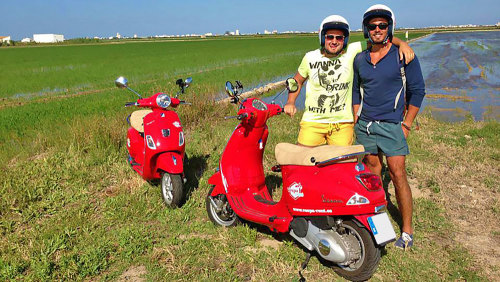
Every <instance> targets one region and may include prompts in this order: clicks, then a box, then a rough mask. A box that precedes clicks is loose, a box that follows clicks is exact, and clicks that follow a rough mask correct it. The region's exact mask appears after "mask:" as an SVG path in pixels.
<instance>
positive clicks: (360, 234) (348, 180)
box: [206, 79, 396, 280]
mask: <svg viewBox="0 0 500 282" xmlns="http://www.w3.org/2000/svg"><path fill="white" fill-rule="evenodd" d="M287 82H288V83H287V84H288V88H289V89H290V88H292V91H293V89H294V87H296V81H295V80H293V79H289V80H287ZM238 84H239V83H238ZM239 85H240V86H241V84H239ZM226 92H227V93H228V94H229V96H230V97H231V98H232V102H233V103H235V104H237V103H239V104H240V106H239V111H238V115H237V116H235V117H236V118H237V119H238V120H241V122H240V124H238V125H237V126H236V128H235V130H234V132H233V133H232V135H231V137H230V138H229V141H228V143H227V145H226V147H225V149H224V152H223V153H222V156H221V158H220V163H219V169H218V171H217V172H216V173H215V174H214V175H213V176H212V177H211V178H210V179H209V180H208V183H209V184H211V185H212V187H211V189H210V191H209V193H208V195H207V198H206V209H207V213H208V216H209V218H210V219H211V220H212V221H213V222H214V223H215V224H217V225H221V226H233V225H235V224H237V223H238V222H239V220H240V219H244V220H247V221H251V222H254V223H257V224H261V225H265V226H267V227H269V229H270V230H271V231H273V232H277V233H287V232H289V233H290V235H291V236H292V237H293V238H295V239H296V240H297V241H298V242H299V243H300V244H302V245H303V246H304V247H305V248H307V249H308V250H309V251H311V252H312V251H316V252H317V253H318V254H319V255H320V256H321V257H322V258H323V259H325V260H326V261H329V262H332V263H334V264H335V266H334V267H333V268H334V270H335V271H336V272H337V273H338V274H339V275H340V276H342V277H344V278H346V279H349V280H366V279H368V278H370V277H371V276H372V274H373V273H374V271H375V269H376V268H377V265H378V262H379V260H380V253H381V249H382V248H383V246H384V245H385V244H387V243H388V242H391V241H393V240H394V239H395V238H396V234H395V232H394V229H393V227H392V224H391V222H390V220H389V217H388V216H387V214H386V213H385V212H383V210H384V209H385V208H386V205H387V202H386V199H385V192H384V190H383V187H382V183H381V180H380V178H379V177H378V176H377V175H375V174H372V173H371V172H370V171H369V170H368V169H367V168H366V167H365V165H363V163H362V162H361V160H362V159H363V157H364V156H365V155H366V154H367V153H366V152H365V151H364V147H363V146H361V145H356V146H347V147H342V146H319V147H315V148H308V147H301V146H298V145H293V144H288V143H280V144H278V145H277V146H276V149H275V155H276V160H277V162H278V164H279V165H278V166H275V167H273V171H275V172H279V171H281V172H282V178H283V192H282V196H281V200H280V201H279V202H275V201H273V199H272V196H271V195H270V194H269V191H268V188H267V187H266V184H265V175H264V169H263V165H262V157H263V152H264V147H265V146H266V141H267V137H268V127H267V125H266V122H267V120H268V119H269V118H271V117H273V116H275V115H278V114H280V113H281V112H282V111H283V109H282V107H281V106H279V105H275V104H266V103H264V102H262V101H261V100H259V99H256V98H250V99H245V100H243V101H242V102H240V101H239V97H238V93H240V92H241V87H237V88H234V87H233V85H232V83H231V82H227V83H226ZM309 258H310V252H309V253H308V256H307V258H306V261H305V263H304V264H303V268H302V269H304V268H305V266H306V265H307V261H308V260H309ZM299 274H300V272H299Z"/></svg>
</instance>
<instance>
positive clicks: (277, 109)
mask: <svg viewBox="0 0 500 282" xmlns="http://www.w3.org/2000/svg"><path fill="white" fill-rule="evenodd" d="M267 108H268V109H269V116H271V117H272V116H275V115H279V114H281V113H282V112H284V109H283V107H282V106H280V105H276V104H267Z"/></svg>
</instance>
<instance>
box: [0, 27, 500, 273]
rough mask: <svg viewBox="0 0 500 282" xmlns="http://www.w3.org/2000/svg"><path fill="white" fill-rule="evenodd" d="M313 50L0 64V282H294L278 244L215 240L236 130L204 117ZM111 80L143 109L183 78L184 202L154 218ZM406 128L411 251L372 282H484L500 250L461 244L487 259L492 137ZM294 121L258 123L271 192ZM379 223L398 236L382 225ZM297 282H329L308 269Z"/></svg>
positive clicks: (259, 44) (161, 50)
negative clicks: (240, 86) (225, 155)
mask: <svg viewBox="0 0 500 282" xmlns="http://www.w3.org/2000/svg"><path fill="white" fill-rule="evenodd" d="M356 38H357V39H360V37H354V38H353V39H356ZM316 40H317V38H316V37H314V36H311V37H297V38H295V37H289V38H275V39H267V38H253V39H245V40H224V41H220V42H219V41H206V42H205V41H192V42H191V41H190V42H148V43H130V44H112V45H105V44H102V45H101V44H97V45H82V46H53V47H43V48H10V49H1V50H0V61H2V66H3V67H2V69H1V70H0V85H2V86H1V87H2V88H1V91H0V95H1V97H2V98H3V100H2V105H1V106H2V108H0V155H1V163H2V165H1V170H0V233H1V235H2V236H1V238H0V280H49V279H51V280H63V279H64V280H115V279H126V278H127V277H128V278H140V277H143V278H146V279H148V280H155V281H156V280H260V281H261V280H280V281H289V280H297V279H298V274H297V270H298V268H299V265H300V263H301V262H302V261H303V259H304V256H305V255H304V253H303V251H302V250H301V249H300V248H299V247H298V246H297V245H296V244H295V243H294V242H293V241H292V240H291V239H290V238H289V237H287V236H277V237H273V236H272V235H271V233H270V232H268V231H266V230H264V229H261V228H257V227H255V226H249V225H242V226H238V227H236V228H230V229H223V228H217V227H215V226H213V225H212V224H211V223H210V222H209V220H208V217H207V215H206V211H205V206H204V199H205V196H206V193H207V191H208V184H207V180H208V177H210V176H211V175H212V173H213V172H214V170H215V168H216V167H217V162H218V158H219V156H220V153H221V151H222V150H223V148H224V145H225V142H226V140H227V137H228V136H229V134H230V133H231V131H232V129H233V128H234V126H235V123H236V122H235V121H234V120H232V121H225V120H224V119H223V117H224V116H225V115H232V114H234V113H235V108H234V106H232V105H219V104H216V103H214V102H213V98H214V97H215V96H216V95H218V94H219V93H220V92H221V91H222V90H223V86H224V82H225V81H226V80H234V79H239V80H241V81H242V82H243V83H244V84H245V85H249V86H251V85H258V84H260V83H263V82H267V81H273V80H276V79H279V78H281V77H283V76H288V75H290V74H293V73H294V72H295V70H296V68H297V66H298V64H299V62H300V59H301V58H302V56H303V54H304V53H305V52H306V51H308V50H312V49H314V48H316V44H317V43H316ZM16 59H17V60H18V61H19V62H18V63H19V64H17V63H16ZM4 62H5V64H4ZM70 66H71V67H70ZM119 75H125V76H127V77H128V78H129V80H130V82H131V86H132V87H133V88H134V89H136V90H139V91H140V92H142V93H144V94H145V95H147V94H149V93H153V92H157V91H166V92H171V90H172V89H174V79H175V78H177V77H186V76H188V75H189V76H192V77H193V78H194V81H195V82H194V84H193V85H192V88H190V89H189V93H188V94H187V95H186V96H185V97H184V98H185V99H186V100H188V101H190V102H193V106H191V107H183V108H179V109H178V112H179V115H180V117H181V120H182V122H183V124H184V126H185V130H186V142H187V152H188V154H189V156H190V161H189V163H188V164H187V166H188V169H187V173H188V176H189V180H188V183H187V186H188V188H189V189H190V190H191V193H190V195H189V199H188V201H187V202H186V204H185V205H184V206H183V207H182V208H180V209H175V210H169V209H167V208H165V206H164V205H163V202H162V199H161V195H160V191H159V187H158V186H155V185H151V184H148V183H145V182H144V181H143V180H142V179H141V178H140V177H139V176H138V175H137V174H135V173H134V172H133V171H132V170H131V169H130V167H129V165H128V164H127V163H126V161H125V156H126V147H125V137H124V136H125V132H126V128H127V125H126V123H125V117H126V116H127V115H128V113H130V111H131V109H124V108H123V104H124V102H125V101H130V100H133V99H134V96H133V94H131V93H128V92H125V91H120V90H118V89H115V88H113V86H112V84H113V80H114V79H115V78H116V77H117V76H119ZM14 85H16V86H14ZM60 89H63V90H61V91H60ZM420 121H421V124H422V127H423V129H422V130H421V131H416V132H414V135H412V137H411V139H410V143H411V144H410V146H411V149H412V155H411V157H410V159H409V161H408V171H409V176H410V181H411V184H412V187H413V190H414V194H415V195H416V199H415V209H416V210H415V227H416V238H417V239H416V240H417V243H418V245H417V247H416V248H415V249H414V250H412V251H410V252H400V251H398V250H396V249H395V248H393V247H392V246H389V247H388V248H387V249H386V252H385V254H384V255H383V257H382V260H381V263H380V266H379V269H378V271H377V272H376V274H375V276H374V278H373V280H375V281H379V280H380V281H386V280H473V281H474V280H491V279H493V278H494V277H497V276H495V275H497V274H498V272H499V268H498V265H499V264H498V255H497V254H498V252H497V250H498V248H497V249H495V248H494V247H492V248H491V249H486V250H484V249H480V250H481V251H482V254H481V253H479V254H478V252H477V251H474V245H471V243H470V242H468V241H469V240H473V241H474V242H478V241H481V242H483V244H486V246H488V244H490V245H491V246H494V243H495V242H496V243H498V240H499V237H500V229H499V224H498V220H497V219H496V218H497V217H498V214H499V212H500V203H499V201H498V193H499V192H500V191H499V190H498V187H499V185H498V184H499V183H498V180H497V179H496V177H495V175H496V174H498V172H499V171H498V166H494V165H491V164H494V163H498V160H499V148H500V146H499V144H498V138H497V137H496V132H498V130H499V125H498V123H497V122H472V121H466V122H463V123H460V124H447V123H440V122H437V121H435V120H433V119H432V118H430V117H423V118H421V120H420ZM298 122H299V117H296V118H295V119H290V118H289V117H286V116H279V117H277V118H275V119H273V120H271V121H270V124H269V126H270V130H271V135H270V139H269V141H268V146H267V148H266V153H265V168H266V171H267V172H266V173H267V179H268V180H269V183H276V176H277V175H276V174H274V173H272V172H270V171H269V170H268V168H270V166H272V165H274V162H275V161H274V157H273V155H274V154H273V153H274V145H275V144H276V143H278V142H291V143H294V142H295V138H296V135H297V129H298ZM488 164H490V165H488ZM458 179H460V180H461V181H460V183H458V184H457V180H458ZM278 190H279V189H278ZM469 190H470V191H469ZM389 192H391V185H389ZM392 194H394V193H392ZM276 196H277V197H279V195H276ZM391 197H392V200H393V202H395V200H394V198H393V196H391ZM391 217H392V218H393V220H394V226H397V222H398V217H397V214H396V213H394V211H393V210H392V212H391ZM486 223H488V224H486ZM458 227H460V228H458ZM478 229H481V232H478V231H477V230H478ZM497 245H498V244H497ZM487 258H489V260H487ZM305 276H306V278H307V279H309V280H311V281H319V280H341V279H340V278H339V277H338V276H337V275H335V274H334V273H333V271H332V270H331V269H329V268H327V267H326V266H324V265H322V264H321V263H320V262H319V261H318V260H317V258H313V259H312V260H311V263H310V265H309V266H308V268H307V270H306V271H305Z"/></svg>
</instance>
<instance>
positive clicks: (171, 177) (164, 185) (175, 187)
mask: <svg viewBox="0 0 500 282" xmlns="http://www.w3.org/2000/svg"><path fill="white" fill-rule="evenodd" d="M182 186H183V185H182V177H181V175H179V174H170V173H168V172H164V173H163V174H162V176H161V195H162V197H163V201H164V202H165V204H166V205H167V206H169V207H171V208H176V207H179V206H180V205H181V203H182V200H183V188H182Z"/></svg>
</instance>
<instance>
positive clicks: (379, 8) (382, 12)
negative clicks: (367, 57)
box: [363, 4, 396, 43]
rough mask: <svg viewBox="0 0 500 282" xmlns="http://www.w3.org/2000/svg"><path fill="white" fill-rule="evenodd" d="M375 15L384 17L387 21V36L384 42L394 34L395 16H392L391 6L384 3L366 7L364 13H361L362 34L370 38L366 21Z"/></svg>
mask: <svg viewBox="0 0 500 282" xmlns="http://www.w3.org/2000/svg"><path fill="white" fill-rule="evenodd" d="M375 17H381V18H385V19H387V21H388V22H389V28H388V30H387V37H386V38H385V40H384V43H386V42H387V40H388V39H389V38H391V39H392V37H393V36H394V30H395V29H396V17H395V16H394V13H393V12H392V10H391V8H389V7H387V6H386V5H382V4H377V5H373V6H371V7H370V8H368V10H366V12H365V14H364V15H363V34H364V36H365V38H370V35H369V32H368V28H367V25H368V22H369V21H370V20H371V19H372V18H375ZM370 41H371V39H370Z"/></svg>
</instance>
